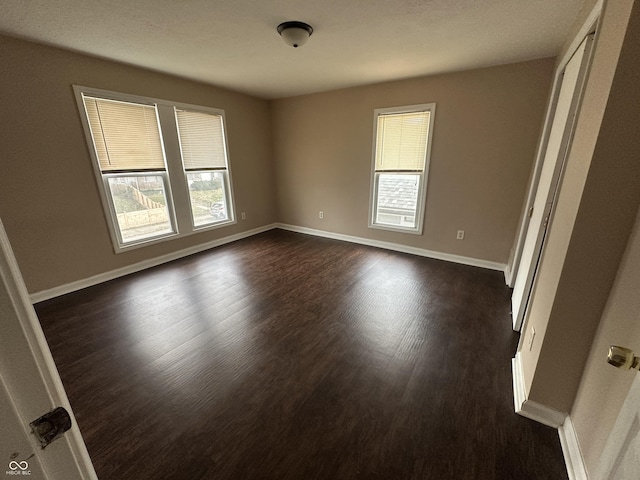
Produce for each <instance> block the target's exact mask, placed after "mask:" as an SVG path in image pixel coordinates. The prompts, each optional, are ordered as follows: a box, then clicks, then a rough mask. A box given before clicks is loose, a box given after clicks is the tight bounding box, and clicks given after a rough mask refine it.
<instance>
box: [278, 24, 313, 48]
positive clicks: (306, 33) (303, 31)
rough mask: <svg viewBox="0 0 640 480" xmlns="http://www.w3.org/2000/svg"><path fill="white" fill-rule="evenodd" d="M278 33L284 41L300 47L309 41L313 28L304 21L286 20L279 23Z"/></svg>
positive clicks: (294, 46)
mask: <svg viewBox="0 0 640 480" xmlns="http://www.w3.org/2000/svg"><path fill="white" fill-rule="evenodd" d="M278 33H279V34H280V36H281V37H282V39H283V40H284V43H286V44H287V45H289V46H291V47H293V48H298V47H300V46H302V45H304V44H305V43H306V42H307V40H308V39H309V37H310V36H311V34H312V33H313V28H312V27H311V25H308V24H306V23H304V22H284V23H281V24H280V25H278Z"/></svg>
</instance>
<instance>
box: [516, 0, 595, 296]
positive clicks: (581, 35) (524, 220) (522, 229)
mask: <svg viewBox="0 0 640 480" xmlns="http://www.w3.org/2000/svg"><path fill="white" fill-rule="evenodd" d="M603 4H604V0H597V1H596V3H595V5H594V6H593V9H592V10H591V12H590V13H589V15H588V16H587V18H586V20H585V22H584V24H583V25H582V27H581V28H580V30H579V31H578V33H577V34H576V36H575V37H574V39H573V40H572V42H571V44H570V46H569V48H568V49H567V51H566V52H565V53H564V55H563V57H562V59H561V60H560V61H559V62H558V64H557V67H556V70H555V73H554V78H553V85H552V87H551V94H550V97H549V104H548V106H547V113H546V115H545V119H544V124H543V126H542V134H541V137H540V142H539V143H538V149H537V151H536V161H535V164H534V167H533V170H532V173H531V179H530V180H529V188H528V189H527V198H526V202H525V203H524V208H523V209H522V213H521V221H520V225H519V226H518V232H517V235H516V241H515V245H514V248H513V252H514V253H513V258H512V259H511V261H510V262H509V263H508V264H507V267H506V269H505V281H506V283H507V285H508V286H509V287H511V288H513V285H514V283H515V279H516V276H517V275H518V271H519V269H520V260H521V258H522V250H523V249H524V241H525V239H526V236H527V230H528V228H529V218H530V217H529V214H528V212H529V211H530V210H531V208H533V203H534V200H535V198H536V192H537V190H538V182H539V181H540V173H541V172H542V164H543V163H544V157H545V154H546V152H547V146H548V144H549V136H550V134H551V126H552V124H553V119H554V117H555V113H556V107H557V105H558V97H559V95H560V87H561V85H562V78H563V76H564V70H565V68H566V67H567V64H568V63H569V61H570V60H571V57H572V56H573V54H574V53H575V51H576V50H577V49H578V47H579V46H580V44H581V43H582V41H583V40H584V39H585V37H587V35H589V33H591V32H592V31H593V30H594V29H595V27H596V26H597V23H598V21H599V19H600V16H601V14H602V8H603ZM596 33H597V29H596ZM596 37H597V35H596Z"/></svg>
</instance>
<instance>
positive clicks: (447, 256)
mask: <svg viewBox="0 0 640 480" xmlns="http://www.w3.org/2000/svg"><path fill="white" fill-rule="evenodd" d="M276 228H280V229H282V230H288V231H290V232H297V233H304V234H307V235H314V236H316V237H324V238H331V239H334V240H342V241H343V242H351V243H357V244H359V245H368V246H370V247H377V248H384V249H385V250H393V251H396V252H402V253H410V254H412V255H419V256H421V257H428V258H435V259H437V260H446V261H447V262H453V263H460V264H463V265H470V266H473V267H481V268H486V269H489V270H498V271H500V272H503V271H504V269H505V266H506V265H505V264H504V263H497V262H490V261H488V260H481V259H478V258H471V257H463V256H461V255H453V254H451V253H442V252H434V251H433V250H425V249H423V248H417V247H410V246H408V245H401V244H399V243H390V242H382V241H379V240H371V239H369V238H363V237H354V236H352V235H344V234H342V233H334V232H327V231H324V230H316V229H313V228H307V227H298V226H296V225H287V224H285V223H277V224H276Z"/></svg>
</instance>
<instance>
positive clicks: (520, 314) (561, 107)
mask: <svg viewBox="0 0 640 480" xmlns="http://www.w3.org/2000/svg"><path fill="white" fill-rule="evenodd" d="M592 41H593V34H592V35H589V36H588V37H587V38H586V39H585V40H584V41H583V42H582V44H581V45H580V46H579V47H578V50H576V52H575V54H574V55H573V57H571V60H570V61H569V63H568V64H567V66H566V68H565V71H564V77H563V79H562V85H561V87H560V93H559V96H558V102H557V105H556V111H555V114H554V118H553V122H552V124H551V131H550V133H549V140H548V143H547V150H546V153H545V157H544V160H543V163H542V170H541V172H540V179H539V181H538V188H537V191H536V195H535V198H534V201H533V212H532V214H531V219H530V221H529V227H528V229H527V234H526V236H525V241H524V246H523V249H522V256H521V257H520V264H519V266H518V275H517V277H516V281H515V284H514V286H513V293H512V296H511V312H512V316H513V329H514V330H516V331H519V330H520V329H521V327H522V321H523V319H524V314H525V310H526V307H527V302H528V300H529V294H530V292H531V286H532V285H533V278H534V276H535V272H536V267H537V265H538V259H539V257H540V252H541V250H542V243H543V239H544V235H545V232H546V227H547V221H548V218H549V216H550V215H551V211H552V205H553V199H554V196H555V192H556V188H557V185H558V179H559V176H560V171H561V169H562V165H563V163H564V158H565V155H566V152H567V151H568V145H569V141H570V138H571V133H572V131H573V123H574V119H575V115H576V112H577V107H578V103H579V98H580V93H581V90H582V84H583V82H584V78H585V72H586V65H587V62H588V59H589V53H590V51H591V44H592Z"/></svg>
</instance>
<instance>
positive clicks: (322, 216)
mask: <svg viewBox="0 0 640 480" xmlns="http://www.w3.org/2000/svg"><path fill="white" fill-rule="evenodd" d="M318 218H324V212H323V211H322V210H320V213H318Z"/></svg>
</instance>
